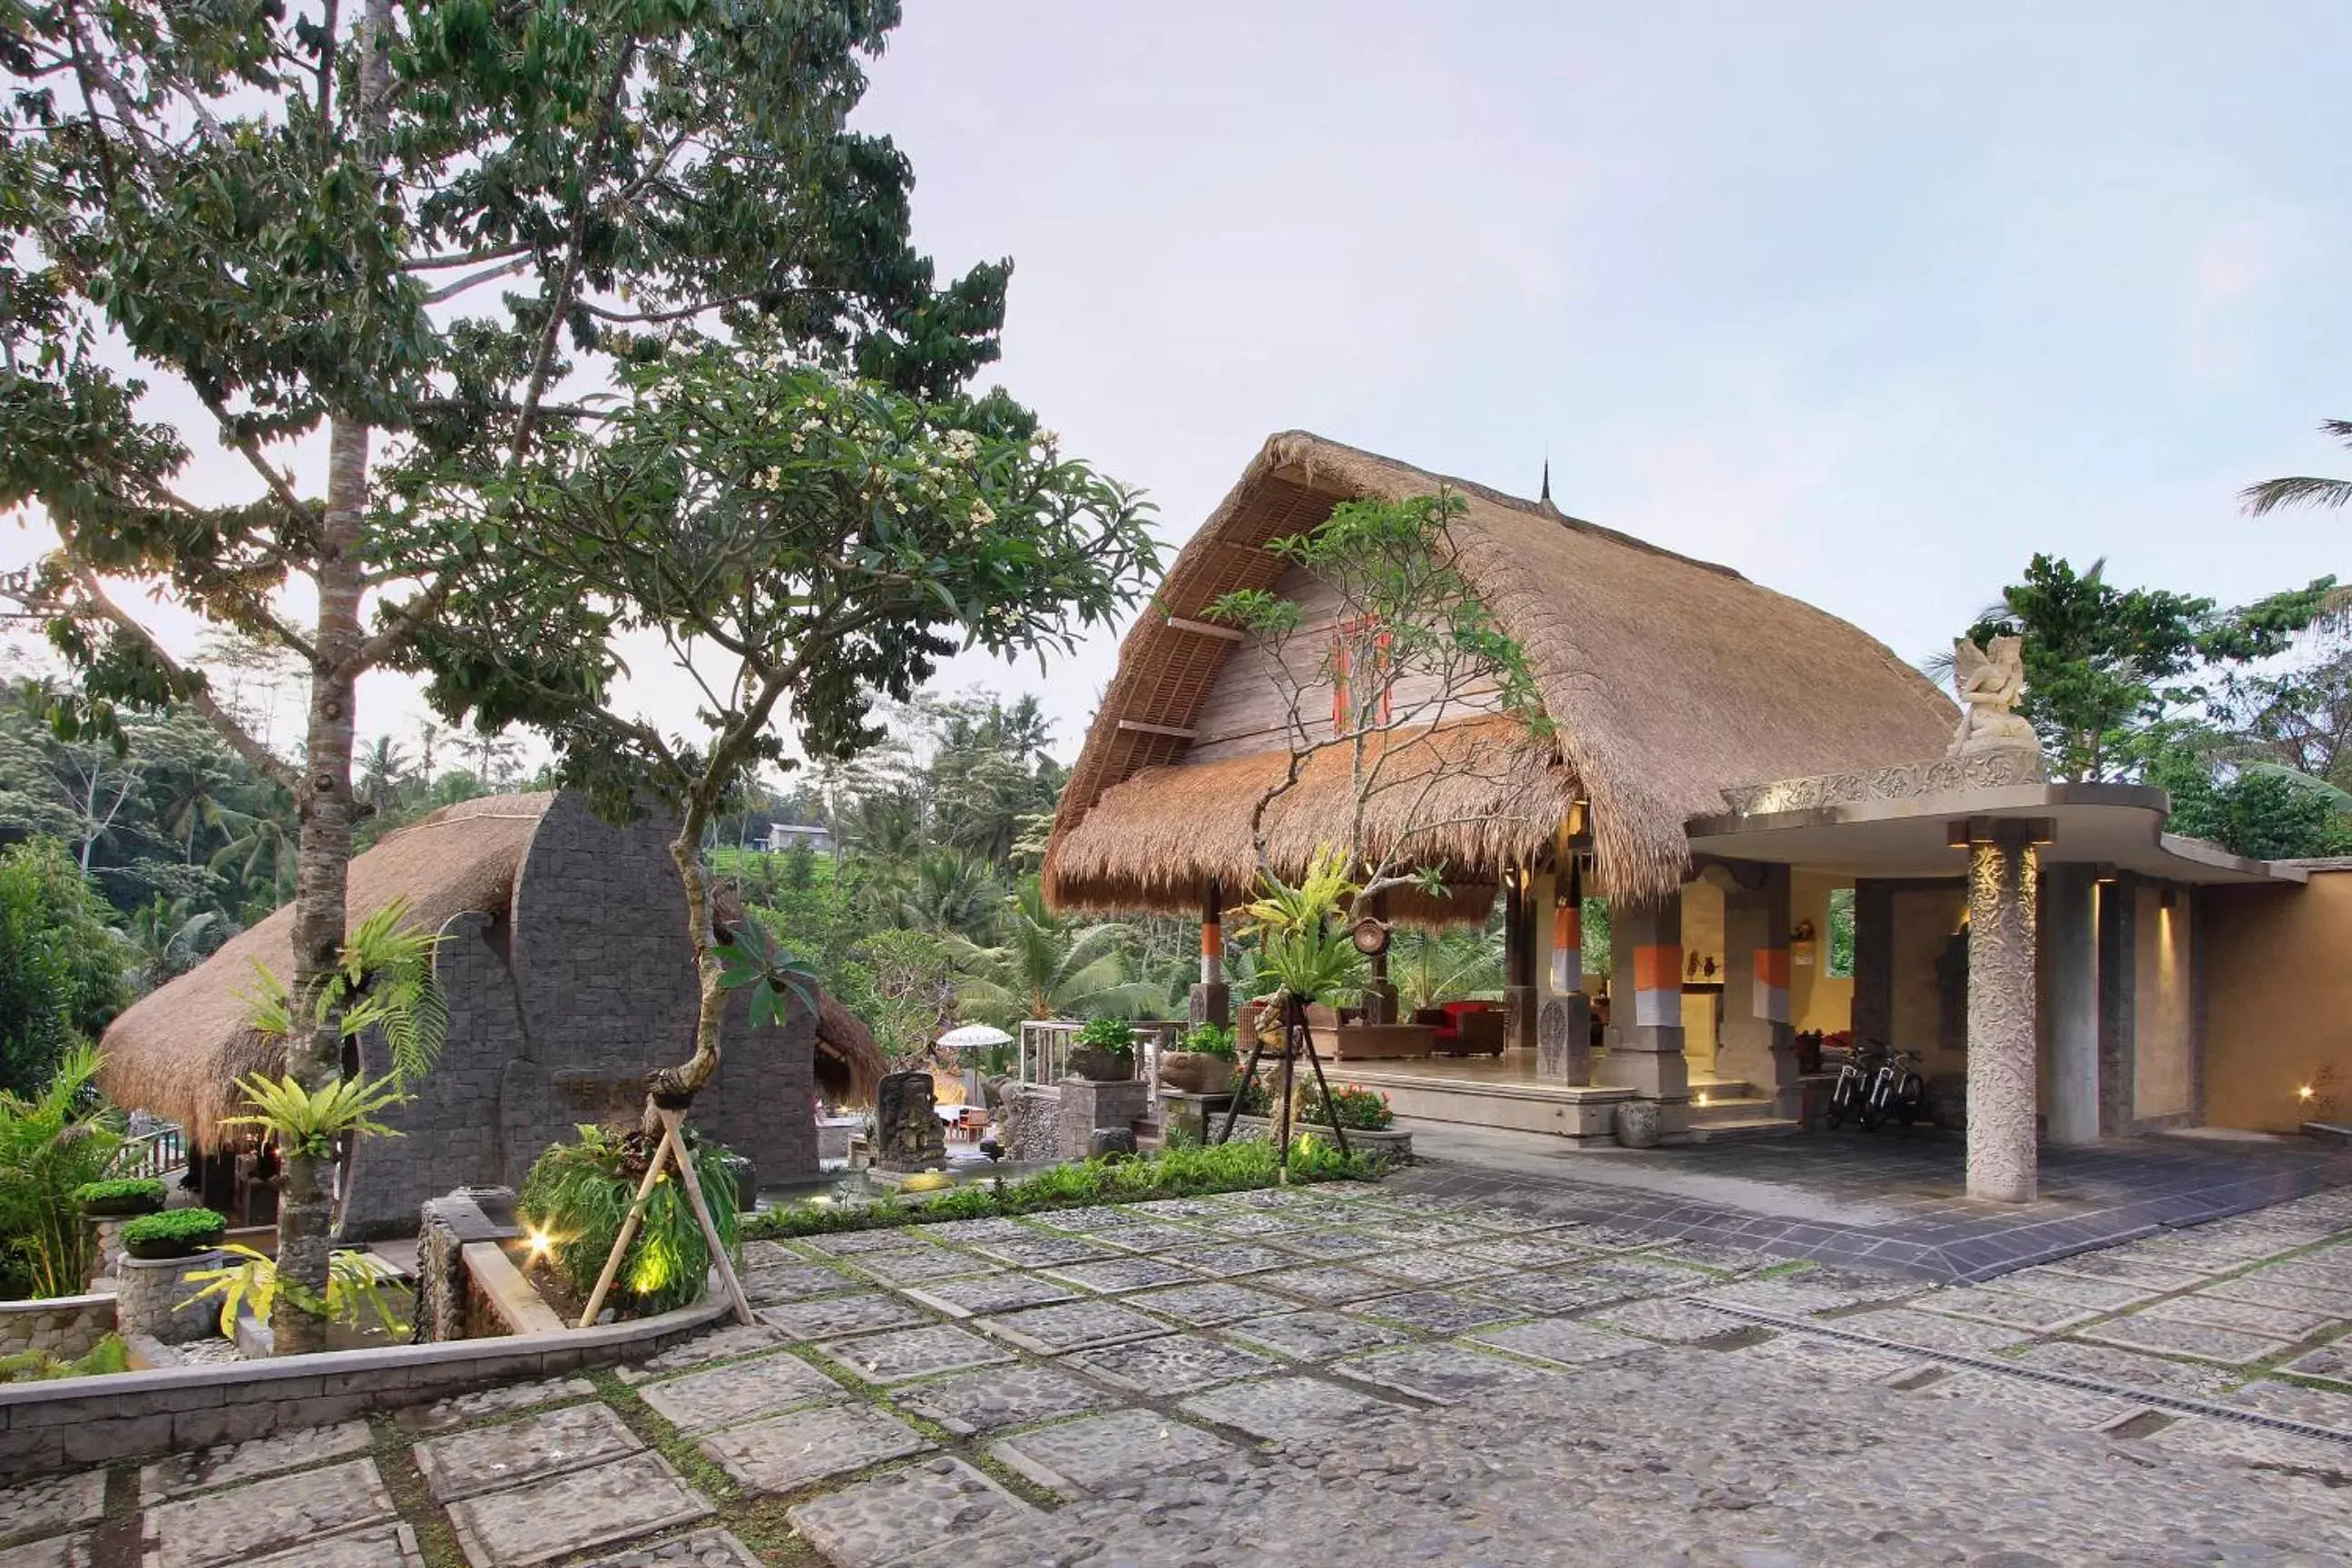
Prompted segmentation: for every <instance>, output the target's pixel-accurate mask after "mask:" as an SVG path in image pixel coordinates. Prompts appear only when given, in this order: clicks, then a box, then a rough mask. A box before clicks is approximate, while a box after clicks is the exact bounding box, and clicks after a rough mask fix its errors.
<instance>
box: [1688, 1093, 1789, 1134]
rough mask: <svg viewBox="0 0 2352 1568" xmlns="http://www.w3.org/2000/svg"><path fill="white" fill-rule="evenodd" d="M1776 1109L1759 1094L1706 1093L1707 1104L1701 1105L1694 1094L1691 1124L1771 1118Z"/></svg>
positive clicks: (1691, 1103)
mask: <svg viewBox="0 0 2352 1568" xmlns="http://www.w3.org/2000/svg"><path fill="white" fill-rule="evenodd" d="M1772 1114H1774V1107H1773V1104H1772V1102H1771V1101H1770V1100H1767V1099H1766V1098H1764V1097H1763V1096H1762V1095H1758V1094H1737V1095H1726V1094H1717V1092H1715V1090H1713V1089H1708V1090H1707V1091H1706V1104H1705V1105H1701V1104H1700V1103H1699V1102H1698V1096H1697V1095H1696V1093H1694V1094H1693V1095H1692V1096H1691V1102H1690V1124H1691V1125H1692V1126H1694V1127H1702V1126H1708V1125H1712V1124H1713V1123H1716V1122H1718V1121H1744V1120H1746V1119H1748V1118H1749V1117H1754V1116H1770V1115H1772Z"/></svg>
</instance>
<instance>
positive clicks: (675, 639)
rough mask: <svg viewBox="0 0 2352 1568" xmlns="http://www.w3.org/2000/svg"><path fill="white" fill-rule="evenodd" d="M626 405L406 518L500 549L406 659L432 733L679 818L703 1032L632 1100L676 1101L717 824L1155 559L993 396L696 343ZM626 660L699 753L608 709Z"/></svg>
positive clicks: (866, 738) (712, 941)
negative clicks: (664, 697)
mask: <svg viewBox="0 0 2352 1568" xmlns="http://www.w3.org/2000/svg"><path fill="white" fill-rule="evenodd" d="M624 384H625V401H623V402H622V403H620V404H618V405H616V406H615V407H614V409H613V410H612V411H611V413H610V415H609V417H608V418H607V420H606V421H605V422H604V428H603V429H602V430H601V431H600V432H598V433H597V434H595V435H593V436H591V435H588V434H587V433H585V432H580V433H575V434H565V435H560V436H554V437H551V438H550V439H548V440H547V441H545V442H544V443H542V445H541V449H540V454H539V456H538V457H537V458H535V459H534V460H533V461H532V462H531V463H530V464H529V465H527V466H526V467H525V468H524V469H523V470H522V472H521V473H520V476H519V479H518V481H517V483H515V484H514V485H512V486H510V487H503V488H491V489H477V488H473V487H452V488H449V489H421V490H420V491H419V492H418V493H417V494H416V495H415V497H414V498H413V500H412V501H411V504H412V505H413V506H414V507H415V509H416V510H418V511H419V512H420V513H423V512H428V511H429V512H432V513H435V514H436V515H443V516H448V517H451V518H453V519H455V520H456V522H455V526H458V527H462V528H466V529H471V530H477V531H483V532H486V533H490V534H494V535H495V536H496V538H497V541H498V547H497V548H496V549H495V550H494V551H490V552H485V554H484V556H483V557H482V563H481V565H480V567H479V569H478V570H476V571H472V572H469V573H468V574H466V575H465V576H464V577H463V578H462V579H461V581H460V582H459V583H458V584H457V586H456V588H455V589H454V590H453V593H452V595H451V598H450V608H451V616H450V617H449V619H448V621H447V623H446V627H436V628H435V629H434V630H432V631H431V632H429V633H427V634H425V635H424V636H421V637H419V638H418V639H417V642H416V645H415V646H416V648H417V652H418V663H419V665H420V666H421V667H423V668H426V669H427V670H429V672H430V675H431V677H432V679H431V685H430V688H429V694H430V696H431V697H432V699H433V700H434V701H435V703H436V706H438V707H440V708H441V709H442V710H444V711H446V712H447V713H448V714H449V715H450V716H451V717H452V718H461V717H462V718H470V719H472V720H474V721H477V722H479V723H487V724H491V725H499V724H505V723H509V722H518V721H519V722H524V723H529V724H532V725H535V726H538V727H540V728H541V729H542V730H544V731H547V732H548V733H549V734H550V735H551V738H552V739H553V740H554V741H555V742H556V745H557V747H558V750H559V752H561V757H562V773H563V776H564V777H565V779H566V780H567V782H570V783H573V784H581V785H583V786H585V787H587V788H589V789H591V790H592V791H593V792H594V794H595V795H596V796H597V798H598V799H599V801H600V803H601V805H603V806H604V808H605V809H606V810H608V811H609V812H613V813H615V814H618V813H625V812H628V811H631V810H637V809H643V808H645V807H646V806H658V807H661V808H664V809H667V810H670V811H675V812H676V813H677V817H678V829H677V837H676V838H675V840H674V841H673V843H672V845H671V857H672V858H673V859H674V860H675V862H676V863H677V872H678V879H679V882H680V885H681V889H682V890H683V893H684V901H685V909H684V911H683V915H682V918H683V920H684V921H685V924H686V928H687V931H688V936H689V938H690V940H691V943H692V948H693V952H694V955H695V963H696V965H697V970H698V976H699V982H700V991H699V994H700V1005H699V1010H698V1016H697V1019H696V1024H695V1030H694V1037H693V1039H692V1041H691V1042H690V1044H691V1051H690V1054H689V1055H688V1056H687V1057H686V1058H685V1059H684V1060H682V1061H679V1062H677V1063H676V1064H675V1065H672V1066H669V1067H666V1068H661V1069H659V1070H658V1071H656V1073H654V1074H653V1075H652V1076H651V1078H650V1079H649V1088H650V1089H651V1090H652V1091H653V1092H654V1094H655V1095H656V1096H657V1097H661V1098H664V1099H667V1100H673V1101H676V1100H685V1099H688V1098H690V1097H691V1096H692V1095H693V1094H694V1093H695V1092H696V1091H697V1090H698V1089H700V1088H701V1087H702V1086H703V1085H705V1084H706V1083H708V1082H709V1079H710V1077H711V1075H712V1074H713V1073H714V1072H715V1071H717V1069H718V1066H719V1051H720V1026H721V1021H722V1018H723V1015H724V1012H725V1008H726V1002H727V994H726V993H727V987H726V984H725V981H726V977H727V969H726V964H725V963H724V957H723V953H722V949H723V948H724V947H725V946H726V945H727V943H728V935H727V933H725V932H722V931H718V930H717V929H715V928H714V925H713V921H712V904H711V899H710V889H709V885H708V880H707V879H706V877H705V874H704V871H703V868H702V864H701V858H700V853H699V851H700V847H701V843H702V838H703V834H704V829H705V827H706V826H707V825H708V824H709V822H710V821H711V819H712V818H713V817H714V816H717V815H719V813H720V812H721V811H722V810H724V809H725V808H726V807H727V806H728V805H730V802H731V801H732V799H733V797H734V796H735V795H736V793H737V792H738V791H739V790H740V789H741V788H742V787H743V786H744V784H746V783H747V782H748V781H749V780H750V779H751V777H752V776H753V774H754V773H755V772H757V771H758V770H761V769H763V768H774V767H782V768H785V769H790V768H791V767H793V766H794V765H796V764H797V761H798V759H797V758H796V757H795V756H794V754H793V752H794V746H793V742H794V741H796V742H797V749H798V751H799V752H800V753H801V754H802V755H804V756H810V757H833V758H842V757H847V756H850V755H853V754H855V753H856V752H858V751H860V750H862V749H864V748H866V747H867V746H871V745H873V744H875V743H876V742H878V741H879V740H880V739H881V738H882V735H881V731H880V730H879V729H878V728H877V726H876V725H875V724H874V723H873V722H872V721H871V718H870V710H871V708H872V705H873V704H874V703H875V701H876V700H877V699H878V698H880V697H886V696H887V697H889V698H893V699H897V700H905V699H907V698H908V697H909V696H910V695H911V694H912V693H913V691H914V690H915V689H916V688H917V687H918V686H919V685H920V684H921V683H922V682H923V681H924V680H925V679H927V678H928V677H929V675H930V674H931V672H932V670H933V668H935V667H936V665H937V663H938V661H939V660H940V658H944V657H945V656H947V655H948V654H950V653H951V652H953V651H955V650H957V649H958V648H959V647H982V648H986V649H988V650H990V651H992V652H995V653H1000V654H1006V655H1011V654H1016V653H1024V652H1029V651H1032V650H1036V649H1041V648H1045V647H1056V646H1065V645H1066V644H1068V643H1069V642H1070V641H1071V640H1072V639H1074V638H1075V637H1076V635H1077V634H1078V633H1079V632H1080V631H1082V630H1084V629H1085V628H1087V627H1090V626H1099V625H1103V624H1105V623H1107V622H1108V621H1109V620H1110V619H1111V618H1112V617H1113V616H1115V615H1116V614H1117V613H1118V611H1119V610H1120V609H1121V608H1123V607H1124V606H1125V605H1128V604H1129V603H1131V602H1132V601H1133V599H1134V598H1135V597H1136V596H1137V595H1139V593H1140V591H1141V588H1142V585H1143V584H1144V582H1145V581H1146V580H1147V578H1148V576H1149V575H1150V574H1151V573H1152V572H1153V571H1154V569H1155V568H1156V565H1157V554H1156V550H1155V547H1154V545H1153V542H1152V541H1151V538H1150V533H1149V531H1147V528H1146V525H1145V518H1146V510H1147V509H1146V508H1145V507H1144V505H1143V504H1142V503H1141V502H1140V501H1139V500H1138V499H1137V497H1136V496H1135V495H1134V494H1133V493H1132V492H1131V491H1129V490H1128V489H1124V488H1123V487H1121V486H1119V485H1118V484H1116V483H1114V482H1112V481H1110V480H1108V479H1103V478H1102V477H1100V476H1099V475H1097V474H1096V473H1095V472H1094V471H1093V470H1092V469H1090V468H1087V466H1086V465H1085V464H1083V463H1079V462H1075V461H1071V460H1069V459H1066V458H1063V457H1062V456H1061V455H1060V453H1059V451H1058V449H1057V447H1056V444H1055V437H1053V436H1052V435H1051V434H1049V433H1044V432H1040V431H1039V430H1038V429H1037V428H1036V426H1035V424H1034V420H1033V419H1032V418H1031V417H1030V416H1028V415H1027V414H1026V413H1025V412H1024V410H1022V409H1021V408H1019V407H1018V406H1017V405H1014V404H1013V403H1012V402H1011V401H1010V400H1009V399H1006V398H1004V397H1003V396H1002V395H991V396H989V397H986V398H982V399H977V400H973V399H966V398H948V399H940V400H923V399H919V398H914V397H908V396H905V395H899V394H895V393H891V392H888V391H887V390H885V389H883V388H881V387H878V386H876V385H873V384H867V383H861V382H853V381H848V380H844V379H842V378H839V377H837V376H835V375H834V374H829V373H826V372H824V371H820V370H814V369H794V368H791V367H789V366H788V365H786V364H784V363H782V362H781V361H780V360H779V359H777V358H776V357H775V356H774V355H773V354H772V353H771V352H770V351H768V350H766V349H762V348H758V347H742V348H736V347H730V346H723V345H719V344H710V343H698V344H690V345H685V346H681V347H678V348H676V349H674V350H671V351H668V352H664V353H659V354H657V355H655V354H649V355H648V357H647V359H646V362H645V363H639V364H635V365H633V366H631V367H630V368H629V369H628V371H627V373H626V374H625V377H624ZM549 584H567V585H572V586H567V587H565V588H563V589H562V590H560V591H550V589H549V587H548V585H549ZM516 626H530V627H532V628H533V635H532V636H531V637H530V638H528V639H519V638H517V637H515V636H514V635H513V630H514V628H515V627H516ZM622 633H636V634H642V635H644V636H646V637H651V638H653V639H656V640H657V641H658V642H659V643H660V645H661V646H662V647H664V648H665V649H666V650H667V655H668V657H669V658H670V659H671V661H672V662H673V663H674V664H675V665H676V666H677V668H678V669H679V670H680V671H681V672H683V673H684V674H685V676H686V677H687V678H688V679H689V680H691V681H692V683H693V685H694V689H695V690H696V691H697V692H698V695H699V698H700V704H699V706H698V710H697V711H696V712H695V714H694V721H695V722H694V725H693V727H692V728H686V727H682V726H680V725H678V724H677V722H676V721H674V720H669V719H656V718H654V717H651V716H648V715H646V714H644V713H642V712H640V711H638V710H635V708H633V707H632V706H631V705H630V704H629V703H628V701H627V700H625V692H623V691H622V690H621V689H619V686H618V681H619V678H620V677H621V675H622V673H623V671H622V669H621V668H620V666H619V664H618V662H617V661H616V659H615V658H614V655H613V653H612V651H611V647H612V643H611V639H612V637H614V636H615V635H616V634H622ZM788 737H790V739H789V740H788ZM649 1114H650V1111H649Z"/></svg>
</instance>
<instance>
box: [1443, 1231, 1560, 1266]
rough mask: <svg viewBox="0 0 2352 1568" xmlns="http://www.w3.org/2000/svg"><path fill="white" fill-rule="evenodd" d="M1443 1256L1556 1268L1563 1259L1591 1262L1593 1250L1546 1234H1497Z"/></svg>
mask: <svg viewBox="0 0 2352 1568" xmlns="http://www.w3.org/2000/svg"><path fill="white" fill-rule="evenodd" d="M1442 1256H1445V1257H1461V1258H1478V1259H1480V1260H1481V1261H1483V1262H1487V1263H1501V1264H1507V1265H1509V1266H1510V1267H1511V1268H1558V1267H1559V1265H1561V1264H1563V1263H1590V1262H1591V1261H1593V1259H1594V1257H1595V1254H1594V1253H1593V1252H1592V1251H1591V1249H1590V1248H1588V1247H1578V1246H1576V1245H1575V1244H1574V1243H1572V1242H1568V1241H1562V1240H1559V1239H1556V1238H1555V1237H1549V1236H1500V1237H1493V1238H1492V1239H1490V1240H1486V1241H1474V1242H1470V1243H1467V1244H1466V1245H1465V1246H1463V1247H1457V1248H1455V1249H1454V1251H1453V1252H1451V1253H1446V1254H1443V1255H1442Z"/></svg>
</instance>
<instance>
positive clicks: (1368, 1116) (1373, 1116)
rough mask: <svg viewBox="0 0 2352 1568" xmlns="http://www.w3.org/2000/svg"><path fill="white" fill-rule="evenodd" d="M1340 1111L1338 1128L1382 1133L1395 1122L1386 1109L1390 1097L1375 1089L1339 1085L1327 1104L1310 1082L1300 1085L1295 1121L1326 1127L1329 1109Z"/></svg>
mask: <svg viewBox="0 0 2352 1568" xmlns="http://www.w3.org/2000/svg"><path fill="white" fill-rule="evenodd" d="M1327 1103H1328V1107H1329V1108H1336V1109H1337V1110H1338V1111H1339V1125H1340V1126H1341V1127H1345V1128H1354V1129H1358V1130H1360V1131H1366V1132H1380V1131H1385V1130H1386V1129H1387V1128H1388V1126H1389V1124H1390V1123H1391V1122H1393V1121H1395V1120H1396V1112H1395V1111H1393V1110H1390V1109H1389V1097H1388V1096H1387V1095H1385V1094H1382V1093H1381V1091H1380V1090H1379V1089H1359V1088H1358V1087H1357V1086H1356V1085H1354V1084H1352V1083H1345V1084H1341V1085H1340V1086H1339V1088H1338V1089H1333V1090H1332V1091H1331V1093H1330V1097H1329V1100H1328V1102H1327V1101H1326V1100H1325V1098H1324V1094H1323V1091H1322V1090H1321V1089H1318V1088H1317V1087H1316V1086H1315V1084H1314V1083H1312V1082H1311V1081H1310V1082H1308V1083H1307V1084H1304V1085H1302V1086H1300V1089H1299V1091H1298V1114H1297V1117H1296V1118H1295V1120H1296V1121H1297V1122H1298V1123H1300V1124H1301V1125H1302V1126H1303V1125H1307V1124H1310V1123H1311V1124H1314V1125H1317V1126H1328V1125H1329V1124H1330V1121H1331V1110H1330V1109H1327Z"/></svg>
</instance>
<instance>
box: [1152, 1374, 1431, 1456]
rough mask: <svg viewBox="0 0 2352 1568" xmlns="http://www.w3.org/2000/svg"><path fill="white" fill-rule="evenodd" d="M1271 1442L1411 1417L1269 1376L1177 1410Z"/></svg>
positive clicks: (1317, 1385) (1318, 1385)
mask: <svg viewBox="0 0 2352 1568" xmlns="http://www.w3.org/2000/svg"><path fill="white" fill-rule="evenodd" d="M1177 1408H1179V1409H1180V1410H1182V1411H1184V1412H1185V1413H1186V1414H1187V1415H1195V1416H1198V1417H1200V1418H1201V1419H1202V1420H1203V1421H1209V1422H1213V1423H1214V1424H1216V1425H1218V1426H1231V1427H1233V1428H1234V1429H1235V1430H1236V1431H1241V1432H1246V1433H1248V1434H1249V1435H1250V1436H1253V1437H1257V1438H1262V1439H1264V1440H1265V1441H1266V1442H1270V1443H1296V1442H1305V1441H1309V1440H1314V1439H1320V1438H1328V1437H1337V1436H1342V1435H1348V1434H1352V1433H1353V1432H1354V1430H1355V1429H1356V1428H1357V1427H1359V1426H1360V1425H1361V1424H1362V1423H1363V1422H1366V1421H1368V1420H1371V1419H1374V1418H1376V1417H1379V1416H1383V1415H1407V1414H1410V1409H1409V1407H1408V1406H1405V1405H1398V1404H1396V1403H1394V1402H1393V1401H1391V1400H1385V1399H1377V1398H1374V1397H1373V1396H1372V1395H1370V1394H1359V1393H1356V1392H1354V1391H1353V1390H1350V1389H1346V1388H1341V1387H1340V1386H1339V1385H1338V1384H1330V1383H1324V1382H1321V1381H1319V1380H1318V1379H1316V1378H1311V1377H1269V1378H1261V1379H1259V1380H1258V1381H1256V1382H1255V1383H1235V1384H1227V1385H1226V1386H1225V1387H1223V1388H1219V1389H1213V1390H1212V1391H1210V1392H1209V1393H1207V1394H1194V1395H1193V1396H1192V1398H1190V1399H1187V1400H1184V1401H1182V1402H1181V1404H1180V1405H1178V1406H1177Z"/></svg>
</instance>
